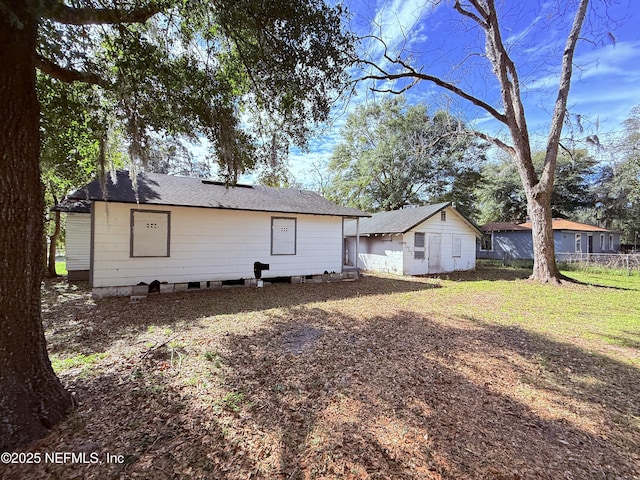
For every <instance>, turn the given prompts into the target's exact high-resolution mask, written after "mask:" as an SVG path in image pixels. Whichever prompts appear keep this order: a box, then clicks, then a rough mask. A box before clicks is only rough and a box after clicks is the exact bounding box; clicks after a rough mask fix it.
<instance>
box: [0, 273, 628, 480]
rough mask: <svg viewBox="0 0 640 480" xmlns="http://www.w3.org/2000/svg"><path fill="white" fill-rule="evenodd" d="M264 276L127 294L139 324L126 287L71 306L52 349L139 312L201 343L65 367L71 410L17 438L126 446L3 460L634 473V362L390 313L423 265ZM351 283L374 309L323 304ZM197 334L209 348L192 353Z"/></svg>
mask: <svg viewBox="0 0 640 480" xmlns="http://www.w3.org/2000/svg"><path fill="white" fill-rule="evenodd" d="M273 288H274V290H272V292H274V293H275V292H278V293H279V294H278V295H274V297H272V296H271V295H267V294H266V293H268V289H264V290H241V291H240V290H228V291H221V292H199V293H193V294H192V293H185V294H178V295H166V296H164V297H163V296H158V297H153V301H151V302H147V303H144V302H143V303H141V304H134V305H131V308H133V309H134V310H133V311H139V312H142V311H150V316H149V317H148V318H147V317H145V318H144V319H142V320H141V321H140V324H139V325H138V324H135V325H133V326H132V325H131V323H132V321H131V319H128V320H126V319H119V318H118V315H121V314H122V312H123V311H124V307H125V306H126V307H127V308H129V307H130V306H129V304H128V303H127V302H126V300H123V299H114V300H112V301H111V300H110V301H105V302H104V303H102V302H99V303H98V304H96V305H95V306H94V307H91V308H92V309H95V310H91V311H92V312H94V315H93V316H92V317H90V318H88V319H87V320H84V319H81V318H80V317H79V315H78V316H77V317H76V319H75V320H74V321H77V322H80V323H81V325H76V328H78V329H79V331H81V332H85V333H86V332H90V333H91V335H92V337H91V338H86V339H84V338H83V339H80V340H78V339H75V338H72V337H71V336H70V335H71V334H69V336H68V337H65V335H64V334H65V331H63V332H61V334H62V340H59V342H65V341H66V342H70V343H73V345H71V346H69V347H66V346H64V345H62V343H57V344H56V345H58V348H60V349H61V350H63V349H65V348H69V351H72V349H75V348H77V346H78V345H80V346H81V347H82V348H86V349H87V351H88V352H90V353H95V352H97V351H102V350H101V349H104V348H106V347H107V346H108V345H110V344H111V343H113V342H115V341H119V340H118V339H122V338H123V337H124V338H125V340H126V338H128V337H127V335H132V333H131V332H133V333H135V332H136V331H141V330H142V329H146V328H147V326H149V325H152V324H153V325H167V326H170V327H171V328H174V329H175V328H177V327H176V325H178V324H179V323H180V322H184V323H183V325H184V328H185V329H189V330H191V334H192V335H193V337H194V338H192V339H191V340H190V341H191V342H193V343H194V344H197V345H194V346H192V350H189V347H191V346H190V345H185V346H183V347H177V346H176V347H175V348H173V349H168V348H163V349H157V350H150V351H151V354H149V355H147V356H144V357H140V356H136V357H126V356H123V357H121V358H109V359H108V361H109V362H110V363H109V365H108V366H107V365H102V367H103V368H104V370H100V371H99V372H98V373H97V374H87V375H81V374H73V373H70V372H68V373H66V374H65V375H63V381H64V382H66V384H67V385H68V388H69V389H71V390H72V391H73V392H74V393H75V395H76V398H77V399H78V401H79V405H80V406H79V408H78V410H77V411H76V412H75V413H74V414H73V415H72V416H71V417H70V418H69V419H68V420H67V421H65V422H63V423H62V424H61V425H59V426H57V427H56V428H55V429H54V430H53V432H52V433H51V435H49V436H48V437H46V438H45V439H43V440H41V441H38V442H36V443H34V444H32V445H29V446H27V447H25V448H24V449H23V451H25V452H37V451H39V452H53V451H69V452H97V453H99V454H100V455H102V456H104V454H105V453H107V452H108V453H110V454H112V455H123V458H124V460H125V461H124V463H122V464H119V463H118V464H102V465H82V464H81V465H79V464H77V463H70V464H40V465H19V466H16V465H10V466H4V467H0V468H4V471H1V470H0V478H3V479H4V478H11V479H12V478H87V479H89V478H114V479H119V478H150V477H152V478H157V479H172V478H202V479H208V478H216V479H230V480H235V479H241V478H242V479H246V478H256V479H306V478H325V479H328V478H332V479H343V478H352V479H365V478H367V479H388V478H398V479H443V478H444V479H505V480H506V479H514V480H515V479H529V478H532V479H533V478H535V479H557V478H565V479H632V478H638V476H640V453H639V452H640V444H639V441H638V439H639V438H640V425H639V423H638V419H639V418H640V411H639V407H638V402H637V399H638V398H640V371H639V370H638V369H637V368H635V367H633V366H630V365H626V364H623V363H619V362H616V361H614V360H612V359H610V358H608V357H605V356H601V355H597V354H591V353H590V352H588V351H585V350H582V349H580V348H577V347H575V346H572V345H568V344H564V343H560V342H557V341H553V340H550V339H548V338H546V337H544V336H541V335H537V334H534V333H531V332H528V331H526V330H524V329H521V328H518V327H504V326H496V325H494V324H491V323H487V322H483V321H482V320H481V319H478V318H474V317H473V316H454V315H450V316H446V315H445V316H444V317H443V318H430V317H426V316H423V315H418V314H416V313H413V312H408V311H398V310H393V311H389V312H388V313H382V312H384V305H382V307H381V306H379V305H377V304H376V302H381V301H382V297H378V296H377V295H379V294H381V293H384V292H387V293H388V292H391V291H395V292H405V291H408V292H411V291H418V290H421V289H428V288H434V285H432V284H431V283H430V282H425V281H419V280H415V281H405V280H394V279H391V280H389V279H380V278H368V279H364V280H362V281H361V282H352V283H341V284H328V285H301V286H290V285H283V286H278V287H273ZM280 289H282V290H280ZM358 296H367V300H368V301H369V303H368V304H366V305H375V307H373V306H371V307H370V308H371V309H372V310H371V311H375V312H376V313H375V314H370V315H369V314H367V312H362V313H361V314H359V315H356V314H347V313H344V312H341V311H337V310H336V309H335V308H332V309H329V308H327V307H324V306H323V300H327V301H328V300H332V299H336V298H341V299H347V300H349V299H352V298H353V299H356V298H358ZM78 302H79V306H78V308H80V306H81V305H80V303H81V300H78ZM256 302H261V305H263V307H264V309H263V313H262V314H263V315H266V316H267V317H269V321H268V322H263V326H262V327H261V328H258V329H254V330H253V331H247V332H244V333H233V332H227V333H226V334H224V335H222V336H219V335H217V334H216V335H214V336H211V337H208V335H209V333H208V332H207V331H205V330H202V331H201V330H198V328H200V326H199V324H198V319H197V315H193V316H189V317H182V316H180V315H181V312H183V311H184V306H185V305H190V306H193V308H194V311H195V312H196V313H197V314H198V315H203V316H206V315H212V314H223V313H224V314H227V315H232V314H234V313H237V312H242V311H244V310H243V308H251V307H252V305H253V304H254V303H256ZM362 303H363V305H365V302H362ZM276 306H280V307H282V309H278V310H269V311H267V310H268V309H270V308H274V307H276ZM67 310H68V311H71V312H72V311H73V308H71V309H62V310H60V311H59V312H58V313H59V314H65V312H67ZM55 312H56V310H55V309H54V310H51V311H50V312H49V313H48V315H50V317H48V319H47V321H49V322H53V325H50V328H55V325H56V323H55V322H56V320H55ZM182 315H184V313H182ZM114 318H115V320H114ZM83 322H86V323H83ZM181 328H182V327H181ZM90 329H93V330H90ZM102 337H105V338H102ZM78 342H79V343H78ZM196 347H197V348H199V349H201V350H204V349H207V352H209V353H211V358H208V359H207V361H206V362H204V361H202V360H197V359H196V358H195V355H200V354H199V353H198V351H199V350H197V348H196ZM180 348H183V349H184V350H183V351H182V353H180V350H179V349H180ZM174 352H177V355H179V356H178V357H176V358H175V359H174V358H173V354H174ZM182 355H184V357H185V360H184V362H183V359H182ZM198 358H199V357H198ZM190 360H193V362H194V363H193V364H191V363H189V361H190ZM106 361H107V360H105V362H106ZM194 365H196V366H198V368H197V369H196V368H194ZM107 367H108V368H107ZM189 368H193V370H189ZM101 458H103V457H101Z"/></svg>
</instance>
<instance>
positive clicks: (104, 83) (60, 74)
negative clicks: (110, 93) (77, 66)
mask: <svg viewBox="0 0 640 480" xmlns="http://www.w3.org/2000/svg"><path fill="white" fill-rule="evenodd" d="M36 67H37V68H38V70H40V71H41V72H43V73H46V74H47V75H50V76H51V77H53V78H56V79H58V80H60V81H61V82H65V83H72V82H83V83H90V84H92V85H99V86H101V87H104V88H109V87H111V86H112V85H111V83H109V81H108V80H106V79H104V78H102V77H101V76H99V75H96V74H95V73H90V72H80V71H78V70H72V69H69V68H62V67H61V66H60V65H58V64H56V63H54V62H52V61H51V60H49V59H48V58H45V57H43V56H41V55H37V56H36Z"/></svg>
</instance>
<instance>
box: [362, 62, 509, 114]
mask: <svg viewBox="0 0 640 480" xmlns="http://www.w3.org/2000/svg"><path fill="white" fill-rule="evenodd" d="M391 61H392V62H393V63H396V64H399V65H402V66H403V67H404V68H405V70H408V71H405V72H400V73H392V74H390V73H381V74H380V75H373V74H371V75H365V76H364V77H362V78H359V79H358V81H363V80H399V79H401V78H412V79H414V81H413V83H412V85H415V84H416V83H417V82H418V81H419V80H426V81H428V82H432V83H435V84H436V85H438V86H439V87H442V88H444V89H446V90H449V91H450V92H453V93H455V94H456V95H458V96H460V97H462V98H464V99H466V100H469V101H470V102H471V103H473V104H474V105H476V106H477V107H480V108H482V109H484V110H486V111H487V112H488V113H489V114H490V115H491V116H492V117H494V118H495V119H496V120H498V121H499V122H501V123H504V124H506V123H507V119H506V117H505V115H504V114H502V113H500V112H499V111H498V110H496V109H495V108H494V107H492V106H491V105H489V104H488V103H486V102H484V101H482V100H480V99H479V98H477V97H475V96H473V95H471V94H470V93H467V92H465V91H464V90H462V89H461V88H459V87H457V86H455V85H454V84H452V83H449V82H445V81H444V80H442V79H441V78H439V77H436V76H433V75H428V74H426V73H422V72H419V71H417V70H415V69H414V68H413V67H410V66H408V65H407V64H406V63H405V62H403V61H401V60H391ZM363 63H367V64H371V62H363ZM376 68H377V69H378V70H380V71H381V72H384V70H382V69H381V68H379V67H376ZM372 90H374V91H375V89H372ZM403 91H404V90H403Z"/></svg>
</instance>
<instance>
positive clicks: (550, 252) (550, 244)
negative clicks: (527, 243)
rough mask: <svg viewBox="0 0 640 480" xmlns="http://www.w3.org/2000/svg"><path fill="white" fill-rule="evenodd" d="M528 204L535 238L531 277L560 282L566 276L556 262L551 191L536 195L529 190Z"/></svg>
mask: <svg viewBox="0 0 640 480" xmlns="http://www.w3.org/2000/svg"><path fill="white" fill-rule="evenodd" d="M527 204H528V205H527V207H528V211H529V216H530V217H531V236H532V240H533V273H532V274H531V277H530V278H531V279H532V280H536V281H539V282H542V283H554V284H558V283H560V280H561V279H563V278H564V277H563V276H562V275H561V274H560V271H559V270H558V266H557V264H556V255H555V245H554V240H553V224H552V216H551V193H543V194H538V195H534V194H530V193H529V192H527Z"/></svg>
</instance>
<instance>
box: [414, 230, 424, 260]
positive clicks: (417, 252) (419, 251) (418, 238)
mask: <svg viewBox="0 0 640 480" xmlns="http://www.w3.org/2000/svg"><path fill="white" fill-rule="evenodd" d="M413 258H416V259H419V260H422V259H424V232H416V233H414V234H413Z"/></svg>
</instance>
